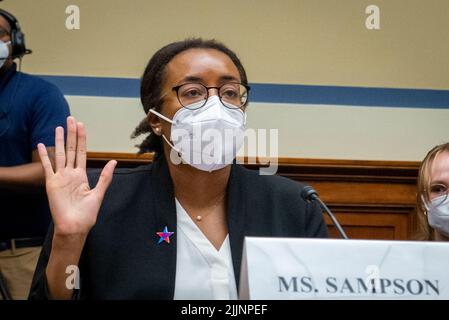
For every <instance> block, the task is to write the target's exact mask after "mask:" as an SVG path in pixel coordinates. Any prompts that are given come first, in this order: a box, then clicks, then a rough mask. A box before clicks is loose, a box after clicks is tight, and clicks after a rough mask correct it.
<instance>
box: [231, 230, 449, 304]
mask: <svg viewBox="0 0 449 320" xmlns="http://www.w3.org/2000/svg"><path fill="white" fill-rule="evenodd" d="M240 299H255V300H262V299H264V300H272V299H284V300H287V299H449V243H444V242H416V241H377V240H333V239H299V238H295V239H293V238H251V237H246V238H245V245H244V250H243V258H242V270H241V277H240Z"/></svg>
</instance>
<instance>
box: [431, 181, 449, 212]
mask: <svg viewBox="0 0 449 320" xmlns="http://www.w3.org/2000/svg"><path fill="white" fill-rule="evenodd" d="M448 194H449V189H448V188H447V187H446V186H445V185H444V184H433V185H431V186H430V199H433V200H432V203H433V204H434V205H435V206H436V207H438V206H440V205H441V204H443V202H444V201H446V199H447V197H448Z"/></svg>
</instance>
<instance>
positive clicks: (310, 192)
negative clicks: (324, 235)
mask: <svg viewBox="0 0 449 320" xmlns="http://www.w3.org/2000/svg"><path fill="white" fill-rule="evenodd" d="M301 198H303V200H304V201H307V202H312V201H315V200H316V201H318V203H319V204H320V206H321V208H322V209H323V210H324V211H326V213H327V214H328V216H329V217H330V218H331V220H332V223H333V224H334V226H335V227H336V228H337V230H338V233H339V234H340V236H341V237H342V238H343V239H348V236H347V235H346V233H345V232H344V231H343V228H342V227H341V225H340V224H339V223H338V221H337V219H336V218H335V216H334V214H333V213H332V211H330V209H329V208H328V207H327V206H326V204H325V203H324V202H323V201H322V200H321V199H320V197H319V196H318V193H317V192H316V191H315V189H313V188H312V187H311V186H307V185H306V186H304V187H303V188H302V189H301Z"/></svg>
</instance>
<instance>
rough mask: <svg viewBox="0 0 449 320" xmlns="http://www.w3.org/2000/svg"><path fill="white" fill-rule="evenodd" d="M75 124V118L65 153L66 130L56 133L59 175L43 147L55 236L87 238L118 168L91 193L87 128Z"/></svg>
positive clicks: (106, 172) (109, 168)
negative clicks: (87, 158)
mask: <svg viewBox="0 0 449 320" xmlns="http://www.w3.org/2000/svg"><path fill="white" fill-rule="evenodd" d="M73 121H74V119H73V118H69V119H68V120H67V127H68V137H67V152H64V145H63V143H64V140H63V135H64V133H63V129H62V128H57V130H56V159H55V162H56V172H53V170H52V166H51V162H50V161H49V159H48V155H47V154H46V150H45V147H43V145H39V155H40V156H41V161H42V164H43V166H44V169H45V175H46V189H47V195H48V200H49V204H50V209H51V213H52V217H53V222H54V225H55V233H57V234H59V235H79V234H87V233H88V232H89V230H90V229H91V228H92V227H93V226H94V224H95V222H96V220H97V215H98V211H99V209H100V206H101V202H102V199H103V196H104V193H105V192H106V189H107V187H108V186H109V183H110V182H111V179H112V173H113V170H114V167H115V162H114V161H111V162H109V163H108V164H107V165H106V166H105V168H104V169H103V172H102V174H101V177H100V180H99V182H98V184H97V186H96V187H95V188H94V189H90V187H89V183H88V180H87V174H86V165H85V164H86V153H85V141H86V139H85V134H84V128H83V126H82V125H80V124H78V126H77V125H76V124H74V122H73ZM77 127H78V128H77ZM77 129H78V130H77ZM61 143H62V145H61ZM75 164H76V165H75Z"/></svg>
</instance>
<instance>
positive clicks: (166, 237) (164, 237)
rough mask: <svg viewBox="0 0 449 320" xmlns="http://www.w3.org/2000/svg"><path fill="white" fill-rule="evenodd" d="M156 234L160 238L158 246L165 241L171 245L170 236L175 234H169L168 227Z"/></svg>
mask: <svg viewBox="0 0 449 320" xmlns="http://www.w3.org/2000/svg"><path fill="white" fill-rule="evenodd" d="M156 234H157V235H158V236H159V237H160V238H159V242H158V243H157V244H159V243H161V242H163V241H165V242H167V243H170V236H172V235H173V234H174V232H169V231H168V228H167V226H165V228H164V231H162V232H156Z"/></svg>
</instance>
